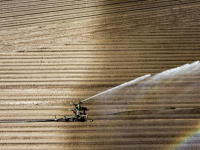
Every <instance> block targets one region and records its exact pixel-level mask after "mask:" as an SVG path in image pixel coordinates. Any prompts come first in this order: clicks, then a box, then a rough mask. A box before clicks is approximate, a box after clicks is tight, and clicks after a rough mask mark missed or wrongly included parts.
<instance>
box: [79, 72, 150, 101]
mask: <svg viewBox="0 0 200 150" xmlns="http://www.w3.org/2000/svg"><path fill="white" fill-rule="evenodd" d="M150 76H151V75H150V74H147V75H145V76H142V77H139V78H137V79H135V80H131V81H129V82H126V83H123V84H121V85H119V86H116V87H114V88H111V89H109V90H107V91H104V92H101V93H99V94H96V95H94V96H91V97H89V98H86V99H84V100H82V101H81V102H84V101H87V100H89V99H91V98H94V97H97V96H99V95H102V94H105V93H107V92H110V91H113V90H115V89H118V88H120V87H125V86H128V85H130V84H134V83H137V82H139V81H141V80H144V79H145V78H147V77H150Z"/></svg>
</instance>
